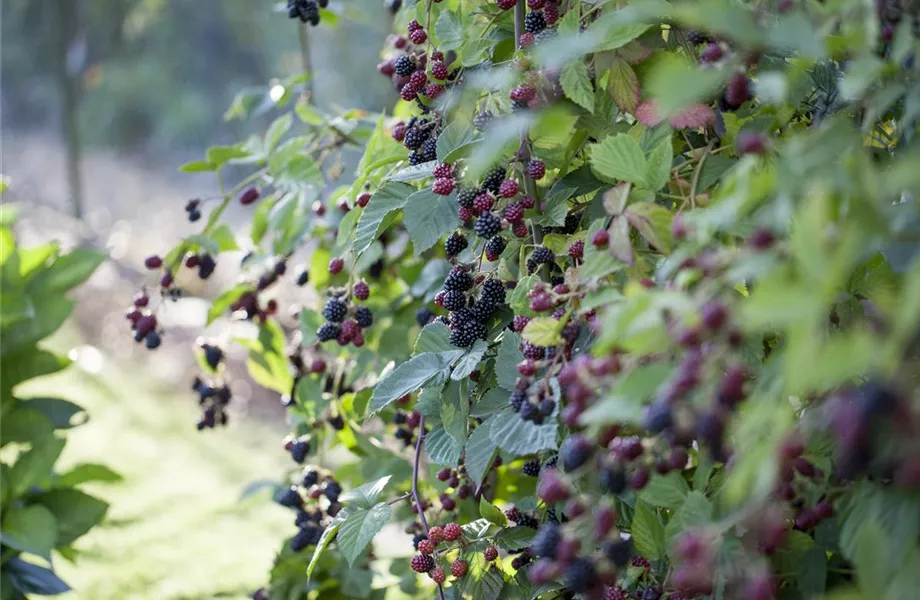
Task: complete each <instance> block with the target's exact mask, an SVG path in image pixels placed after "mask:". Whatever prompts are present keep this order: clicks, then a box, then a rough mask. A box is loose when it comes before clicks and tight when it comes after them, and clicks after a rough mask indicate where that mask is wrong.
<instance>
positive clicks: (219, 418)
mask: <svg viewBox="0 0 920 600" xmlns="http://www.w3.org/2000/svg"><path fill="white" fill-rule="evenodd" d="M192 390H193V391H194V392H195V393H197V394H198V405H199V406H200V407H201V409H202V410H201V419H200V420H199V421H198V423H197V425H196V427H197V428H198V430H199V431H201V430H202V429H213V428H214V427H216V426H217V425H226V424H227V422H228V421H229V417H228V415H227V405H229V404H230V398H231V394H230V388H229V387H228V386H227V384H226V383H225V384H222V385H218V384H216V383H214V382H213V381H204V380H202V379H201V378H200V377H196V378H195V381H193V382H192Z"/></svg>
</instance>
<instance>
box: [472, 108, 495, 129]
mask: <svg viewBox="0 0 920 600" xmlns="http://www.w3.org/2000/svg"><path fill="white" fill-rule="evenodd" d="M491 122H492V113H491V112H489V111H487V110H485V111H483V112H481V113H477V115H476V116H475V117H473V127H475V128H476V131H485V130H486V127H488V126H489V123H491Z"/></svg>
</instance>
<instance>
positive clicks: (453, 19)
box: [434, 10, 463, 50]
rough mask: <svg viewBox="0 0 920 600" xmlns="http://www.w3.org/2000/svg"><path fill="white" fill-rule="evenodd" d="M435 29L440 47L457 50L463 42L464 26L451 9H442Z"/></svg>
mask: <svg viewBox="0 0 920 600" xmlns="http://www.w3.org/2000/svg"><path fill="white" fill-rule="evenodd" d="M434 31H435V33H436V34H437V36H438V48H441V49H443V50H456V49H457V48H459V47H460V46H461V45H462V44H463V27H462V26H461V25H460V21H459V19H458V18H457V16H456V15H454V13H452V12H450V11H449V10H445V11H442V12H441V14H440V15H439V16H438V20H437V22H435V24H434Z"/></svg>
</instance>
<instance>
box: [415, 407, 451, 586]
mask: <svg viewBox="0 0 920 600" xmlns="http://www.w3.org/2000/svg"><path fill="white" fill-rule="evenodd" d="M424 442H425V415H422V417H421V418H420V419H419V421H418V440H416V442H415V462H414V463H413V464H412V499H413V500H414V501H415V506H416V509H417V510H418V517H419V520H420V521H421V522H422V528H423V529H424V530H425V535H428V521H427V520H425V510H424V509H423V508H422V500H421V498H419V495H418V468H419V461H420V459H421V458H422V444H423V443H424ZM438 597H439V598H440V599H441V600H444V588H442V587H441V584H440V583H439V584H438Z"/></svg>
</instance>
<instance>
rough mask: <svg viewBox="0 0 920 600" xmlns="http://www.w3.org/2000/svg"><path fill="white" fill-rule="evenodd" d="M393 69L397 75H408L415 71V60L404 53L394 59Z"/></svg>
mask: <svg viewBox="0 0 920 600" xmlns="http://www.w3.org/2000/svg"><path fill="white" fill-rule="evenodd" d="M393 70H394V71H396V74H397V75H402V76H403V77H408V76H409V75H412V73H413V71H415V62H414V61H413V60H412V57H411V56H409V55H408V54H404V55H402V56H400V57H399V58H397V59H396V62H395V63H394V64H393Z"/></svg>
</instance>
